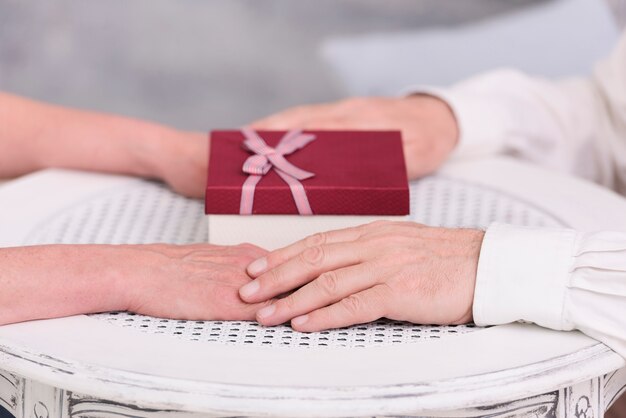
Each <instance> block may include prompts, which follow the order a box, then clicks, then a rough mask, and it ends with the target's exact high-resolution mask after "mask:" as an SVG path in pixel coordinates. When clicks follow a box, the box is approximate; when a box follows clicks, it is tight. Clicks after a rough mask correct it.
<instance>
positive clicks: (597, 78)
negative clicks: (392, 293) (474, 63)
mask: <svg viewBox="0 0 626 418" xmlns="http://www.w3.org/2000/svg"><path fill="white" fill-rule="evenodd" d="M420 90H421V91H423V92H427V93H431V94H434V95H437V96H439V97H441V98H443V99H444V100H446V101H447V102H448V103H449V104H450V106H451V107H452V109H453V110H454V112H455V114H456V116H457V119H458V121H459V126H460V131H461V138H460V142H459V146H458V148H457V150H456V151H455V155H454V157H453V158H473V157H480V156H484V155H493V154H507V155H512V156H516V157H518V158H520V159H523V160H527V161H530V162H533V163H536V164H540V165H542V166H544V167H548V168H553V169H555V170H559V171H562V172H568V173H571V174H573V175H576V176H579V177H584V178H587V179H589V180H592V181H595V182H597V183H600V184H602V185H604V186H606V187H609V188H611V189H613V190H615V191H617V192H618V193H621V194H622V195H625V194H626V33H625V34H624V36H623V37H622V40H621V42H620V44H619V45H618V47H617V49H616V50H615V52H614V53H613V55H612V56H611V57H610V58H609V59H607V60H606V61H604V62H602V63H600V64H599V65H598V66H597V68H596V70H595V71H594V74H593V75H592V76H591V77H589V78H573V79H569V80H561V81H556V82H555V81H550V80H546V79H540V78H534V77H530V76H528V75H525V74H522V73H519V72H517V71H514V70H507V69H502V70H497V71H494V72H491V73H488V74H484V75H480V76H478V77H475V78H472V79H469V80H467V81H464V82H462V83H460V84H458V85H455V86H453V87H451V88H450V89H446V90H436V89H426V90H425V89H420ZM581 198H583V197H581ZM624 216H626V213H625V214H624ZM537 298H540V300H537ZM474 319H475V322H476V323H477V324H480V325H495V324H503V323H508V322H513V321H529V322H534V323H536V324H539V325H541V326H545V327H549V328H553V329H557V330H572V329H579V330H581V331H582V332H584V333H586V334H588V335H589V336H591V337H594V338H596V339H598V340H600V341H602V342H604V343H605V344H607V345H608V346H609V347H611V348H613V349H614V350H615V351H616V352H618V353H619V354H621V355H622V356H624V357H626V234H625V233H616V232H597V233H580V232H576V231H572V230H559V229H538V228H525V227H517V226H511V225H503V224H494V225H491V226H490V227H489V228H488V230H487V233H486V235H485V239H484V242H483V246H482V250H481V255H480V261H479V266H478V276H477V282H476V293H475V299H474Z"/></svg>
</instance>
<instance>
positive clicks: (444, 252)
mask: <svg viewBox="0 0 626 418" xmlns="http://www.w3.org/2000/svg"><path fill="white" fill-rule="evenodd" d="M0 99H2V100H0V102H2V103H5V104H6V106H4V107H3V106H1V105H2V103H0V111H1V112H0V116H3V115H4V116H6V121H5V122H6V124H4V126H7V127H8V128H7V129H9V131H8V133H7V135H5V136H4V137H3V136H2V132H0V159H2V155H4V157H5V158H4V160H2V161H1V162H2V164H0V177H11V176H16V175H20V174H24V173H26V172H30V171H34V170H36V169H41V168H46V167H65V168H74V169H87V170H96V171H105V172H106V171H108V172H122V173H126V174H132V175H138V176H143V177H152V178H159V179H161V180H163V181H164V182H166V183H167V184H169V185H170V187H172V189H174V190H175V191H177V192H179V193H181V194H184V195H187V196H193V197H202V196H203V193H204V190H202V188H201V185H202V184H203V180H202V179H203V178H204V173H205V172H206V167H207V164H208V162H207V161H206V155H207V152H206V151H207V150H206V146H207V143H206V136H205V135H204V134H197V133H185V132H179V131H175V130H171V129H169V128H164V127H159V126H158V125H154V124H149V123H144V122H141V121H134V120H128V119H124V118H116V117H112V116H106V115H100V114H92V113H88V112H80V111H70V110H67V109H63V108H54V107H49V106H48V107H46V105H42V104H37V103H35V102H30V101H25V100H22V99H19V98H16V97H11V96H7V95H4V96H2V95H0ZM3 112H4V113H3ZM22 119H23V122H24V123H23V124H20V122H19V121H20V120H22ZM33 127H35V128H36V129H35V128H33ZM250 127H252V128H254V129H258V130H263V129H264V130H287V129H293V128H300V129H319V130H323V129H327V130H340V129H364V130H388V129H397V130H401V131H402V133H403V138H404V150H405V155H406V159H407V167H408V171H409V173H408V174H409V177H410V178H411V179H415V178H419V177H421V176H424V175H426V174H429V173H431V172H433V171H434V170H436V169H437V168H438V167H439V166H440V165H441V164H442V163H443V162H444V161H445V159H446V158H447V157H448V155H449V154H450V153H451V152H452V150H453V149H454V147H455V146H456V143H457V141H458V135H459V134H458V127H457V122H456V120H455V117H454V115H453V113H452V111H451V110H450V108H449V107H448V106H447V105H446V104H445V103H444V102H443V101H441V100H439V99H436V98H434V97H430V96H426V95H416V96H411V97H405V98H367V99H348V100H343V101H340V102H337V103H332V104H325V105H314V106H304V107H298V108H293V109H290V110H287V111H284V112H282V113H279V114H276V115H273V116H270V117H268V118H265V119H263V120H260V121H257V122H255V123H253V124H251V125H250ZM144 137H145V138H144ZM148 137H149V138H148ZM72 138H75V139H76V140H72ZM144 139H145V140H144ZM11 140H13V141H14V142H13V143H11ZM7 141H8V142H7ZM63 141H65V142H63ZM71 141H73V142H71ZM89 141H91V142H89ZM20 150H21V151H20ZM33 156H35V157H33ZM482 239H483V232H482V231H478V230H469V229H445V228H431V227H427V226H424V225H419V224H416V223H412V222H399V223H389V222H376V223H372V224H367V225H362V226H359V227H355V228H349V229H343V230H336V231H328V232H325V233H321V234H317V235H314V236H311V237H308V238H306V239H304V240H302V241H300V242H296V243H293V244H292V245H290V246H288V247H286V248H282V249H279V250H276V251H273V252H267V251H265V250H263V249H261V248H258V247H255V246H253V245H250V244H242V245H238V246H231V247H222V246H214V245H208V244H195V245H183V246H176V245H167V244H151V245H51V246H39V247H17V248H8V249H0V267H1V268H2V271H3V276H2V277H0V282H2V283H3V288H7V289H13V290H12V291H7V292H4V293H3V295H0V306H3V308H4V309H3V310H2V311H1V312H0V324H3V323H4V324H6V323H11V322H20V321H23V320H30V319H39V318H50V317H58V316H66V315H73V314H77V313H91V312H103V311H131V312H136V313H139V314H145V315H151V316H157V317H167V318H175V319H188V320H253V319H256V320H258V321H259V322H260V323H261V324H264V325H268V326H271V325H277V324H282V323H286V322H290V323H291V326H292V327H293V328H294V329H295V330H297V331H303V332H312V331H320V330H324V329H329V328H337V327H344V326H349V325H353V324H359V323H365V322H369V321H373V320H376V319H378V318H382V317H386V318H390V319H394V320H403V321H410V322H414V323H424V324H461V323H466V322H470V321H471V320H472V305H473V297H474V284H475V278H476V269H477V263H478V255H479V253H480V247H481V243H482ZM60 260H63V261H62V262H60ZM12 286H13V287H12ZM22 293H24V294H26V293H28V294H30V295H33V294H35V293H36V294H40V295H41V297H40V298H38V299H37V300H38V302H37V303H35V304H32V303H29V304H24V303H23V300H25V299H24V298H22V297H20V294H22ZM50 295H59V297H58V298H55V297H50Z"/></svg>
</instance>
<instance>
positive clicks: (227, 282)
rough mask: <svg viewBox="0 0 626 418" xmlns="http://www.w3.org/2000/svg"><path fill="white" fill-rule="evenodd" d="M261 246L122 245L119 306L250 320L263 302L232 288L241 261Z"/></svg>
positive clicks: (239, 280)
mask: <svg viewBox="0 0 626 418" xmlns="http://www.w3.org/2000/svg"><path fill="white" fill-rule="evenodd" d="M266 253H267V251H265V250H262V249H260V248H259V247H256V246H254V245H250V244H242V245H237V246H215V245H208V244H196V245H184V246H175V245H143V246H128V247H127V250H126V254H125V255H124V256H123V258H121V260H123V264H122V266H123V269H124V270H125V271H124V273H123V276H124V277H126V280H127V282H126V283H125V284H122V285H121V287H122V288H124V289H126V290H124V292H123V294H124V298H123V300H124V302H123V303H124V310H128V311H131V312H136V313H139V314H144V315H150V316H157V317H165V318H174V319H190V320H252V319H254V318H255V313H256V311H257V310H258V309H260V308H261V307H263V306H266V305H267V304H268V303H269V302H261V303H258V304H247V303H245V302H244V301H242V300H241V298H240V297H239V294H238V290H239V288H240V287H241V286H243V285H245V284H247V283H249V282H250V281H251V279H250V277H249V276H248V274H247V273H246V266H247V265H249V264H250V262H251V261H253V260H255V259H258V258H259V257H262V256H264V255H265V254H266Z"/></svg>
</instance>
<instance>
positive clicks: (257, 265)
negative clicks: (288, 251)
mask: <svg viewBox="0 0 626 418" xmlns="http://www.w3.org/2000/svg"><path fill="white" fill-rule="evenodd" d="M266 269H267V258H265V257H262V258H259V259H258V260H254V261H253V262H252V263H250V265H249V266H248V273H250V275H252V276H258V275H259V274H261V273H263V272H264V271H265V270H266Z"/></svg>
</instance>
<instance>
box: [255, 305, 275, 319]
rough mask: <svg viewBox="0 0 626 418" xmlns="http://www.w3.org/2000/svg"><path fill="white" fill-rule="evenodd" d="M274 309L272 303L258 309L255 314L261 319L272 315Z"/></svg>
mask: <svg viewBox="0 0 626 418" xmlns="http://www.w3.org/2000/svg"><path fill="white" fill-rule="evenodd" d="M275 311H276V306H274V305H270V306H266V307H265V308H263V309H260V310H259V311H258V312H257V313H256V316H257V317H259V318H261V319H264V318H268V317H270V316H272V315H273V314H274V312H275Z"/></svg>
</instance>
